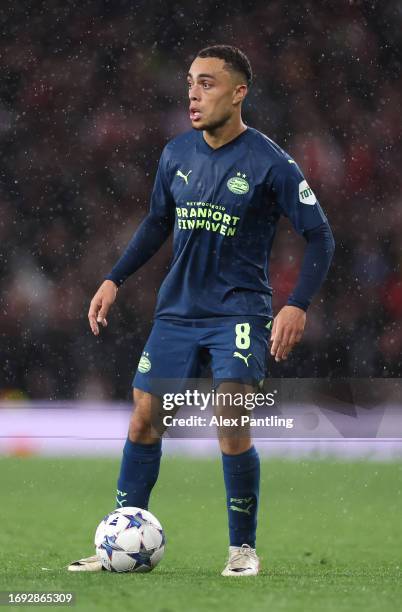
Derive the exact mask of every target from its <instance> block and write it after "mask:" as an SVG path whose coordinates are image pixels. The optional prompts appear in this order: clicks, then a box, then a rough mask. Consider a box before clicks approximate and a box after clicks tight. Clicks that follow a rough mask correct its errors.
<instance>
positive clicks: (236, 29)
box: [0, 0, 402, 400]
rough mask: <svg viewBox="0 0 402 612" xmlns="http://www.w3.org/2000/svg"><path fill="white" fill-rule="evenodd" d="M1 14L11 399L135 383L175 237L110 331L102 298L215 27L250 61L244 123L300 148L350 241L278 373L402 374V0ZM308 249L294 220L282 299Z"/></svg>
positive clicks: (3, 389) (286, 230) (181, 123)
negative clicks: (97, 306)
mask: <svg viewBox="0 0 402 612" xmlns="http://www.w3.org/2000/svg"><path fill="white" fill-rule="evenodd" d="M10 6H12V5H11V3H10ZM0 10H1V12H2V22H3V24H4V23H5V24H7V25H6V26H5V27H4V25H3V37H2V40H1V43H0V65H1V79H0V93H1V98H0V139H1V175H2V176H1V186H0V189H1V191H0V202H1V216H0V249H1V253H0V256H1V258H0V269H1V279H0V283H1V315H0V358H1V376H0V393H1V397H2V398H3V399H4V398H8V397H17V396H19V395H20V394H22V395H25V396H27V397H29V398H45V399H46V398H47V399H49V398H51V399H68V398H72V399H74V398H78V399H84V400H85V399H102V398H103V399H127V398H128V397H129V394H130V384H131V378H132V375H133V374H134V372H135V369H136V366H137V362H138V359H139V356H140V354H141V350H142V348H143V344H144V341H145V340H146V337H147V334H148V332H149V330H150V327H151V324H152V315H153V308H154V304H155V298H156V293H157V290H158V287H159V284H160V282H161V280H162V278H163V277H164V275H165V273H166V270H167V266H168V265H169V258H170V244H166V245H165V246H164V247H163V249H162V250H161V251H160V252H159V253H158V254H157V255H156V256H155V257H154V258H153V259H152V260H151V261H150V262H148V264H147V265H146V266H145V267H144V268H143V269H141V270H140V271H139V272H138V273H137V274H136V275H135V276H133V277H132V278H131V279H129V280H128V281H127V282H126V284H125V285H124V286H123V287H122V288H121V289H120V290H119V293H118V300H117V303H116V304H115V306H114V308H113V310H112V312H111V313H110V316H109V327H108V329H107V330H104V331H103V332H102V333H101V335H100V337H99V338H95V337H94V336H93V335H92V334H91V333H90V331H89V327H88V324H87V311H88V306H89V301H90V299H91V297H92V295H93V293H94V292H95V290H96V289H97V287H98V285H99V284H100V282H101V281H102V279H103V276H104V275H105V274H106V273H107V272H108V271H109V270H110V268H111V266H112V264H113V263H114V261H115V260H116V259H117V258H118V256H119V254H120V252H121V250H122V249H124V247H125V245H126V243H127V242H128V240H129V238H130V237H131V235H132V233H133V231H134V230H135V228H136V226H137V225H138V224H139V223H140V221H141V219H142V217H143V216H144V215H145V213H146V211H147V207H148V203H149V196H150V192H151V189H152V184H153V178H154V175H155V171H156V166H157V162H158V158H159V155H160V152H161V150H162V148H163V146H164V144H165V143H166V141H167V140H168V139H170V138H171V137H173V136H174V135H175V134H177V133H180V132H183V131H185V130H187V129H189V119H188V101H187V91H186V79H185V75H186V72H187V70H188V67H189V65H190V63H191V61H192V59H193V57H194V55H195V54H196V52H197V51H198V50H199V49H200V48H202V47H204V46H206V45H208V44H214V43H227V44H235V45H237V46H239V47H241V48H242V49H243V50H244V51H245V52H246V53H247V54H248V56H249V57H250V60H251V63H252V65H253V69H254V73H255V80H254V84H253V86H252V88H251V91H250V94H249V97H248V101H247V103H246V105H245V120H246V123H248V124H249V125H252V126H253V127H256V128H257V129H259V130H261V131H262V132H264V133H266V134H267V135H268V136H270V137H271V138H272V139H274V140H275V141H277V142H278V143H279V144H280V145H281V146H282V147H283V148H285V149H286V150H287V151H288V152H289V153H290V154H291V155H292V156H293V157H294V158H295V159H296V160H297V161H298V162H299V165H300V166H301V167H302V169H303V171H304V173H305V174H306V176H307V178H308V181H309V183H310V185H311V186H312V188H313V189H314V191H315V192H316V194H317V196H318V198H319V200H320V202H321V204H322V206H323V207H324V209H325V211H326V213H327V215H328V218H329V220H330V223H331V225H332V228H333V231H334V234H335V238H336V245H337V248H336V256H335V259H334V263H333V266H332V268H331V271H330V275H329V278H328V280H327V282H326V284H325V286H324V288H323V289H322V291H321V293H320V294H319V296H317V298H316V299H315V301H314V304H313V305H312V306H311V308H310V310H309V314H308V326H307V330H306V333H305V337H304V340H303V342H302V344H301V345H299V346H298V347H297V349H296V350H295V351H294V354H293V355H292V356H291V357H290V358H289V359H288V361H287V362H286V363H285V364H279V365H278V364H275V363H273V362H272V363H271V364H270V370H271V375H272V376H274V377H282V376H283V377H295V376H297V377H307V378H309V377H348V376H350V377H400V376H402V365H401V354H402V329H401V319H402V272H401V263H402V251H401V236H402V217H401V201H402V196H401V193H402V192H401V187H402V172H401V166H400V159H401V158H400V151H401V132H402V122H401V109H402V88H401V83H402V81H401V79H400V66H401V55H400V53H401V46H400V32H401V31H402V12H401V8H400V3H399V2H398V1H397V0H391V1H388V2H384V3H380V2H378V3H365V2H361V3H360V2H349V3H341V4H339V3H336V4H331V3H328V4H327V3H317V2H306V3H302V4H300V5H297V4H293V3H289V4H287V3H285V2H282V1H280V0H276V1H273V2H269V3H267V2H263V1H262V0H261V1H255V2H247V1H246V2H245V1H241V2H240V1H239V0H235V1H234V2H231V3H230V4H229V3H220V4H219V5H218V4H217V3H215V2H210V1H207V0H204V1H203V2H197V1H195V2H191V3H190V2H188V3H182V6H180V4H178V3H177V4H171V3H163V2H152V1H148V2H144V1H140V2H128V1H126V2H122V1H119V0H115V1H114V2H107V1H106V0H105V1H104V2H99V1H98V2H83V3H74V2H71V3H65V2H63V1H62V0H49V1H47V2H43V3H36V2H30V1H27V2H23V3H15V4H14V6H12V8H11V9H10V12H9V13H7V14H6V10H5V9H4V8H3V7H2V8H1V9H0ZM7 32H8V34H7ZM4 34H5V35H4ZM398 44H399V50H398ZM303 246H304V241H303V238H302V237H298V236H297V235H296V234H295V232H294V231H293V230H292V228H291V226H290V224H289V222H288V221H287V220H285V219H284V220H282V221H281V223H280V230H279V232H278V235H277V238H276V242H275V246H274V253H273V258H272V263H271V284H272V285H273V287H274V291H275V298H274V304H275V311H276V312H277V310H278V308H279V307H280V306H281V305H283V304H284V303H285V301H286V298H287V296H288V294H289V293H290V291H291V288H292V287H293V285H294V283H295V280H296V277H297V274H298V268H299V265H300V261H301V257H302V253H303Z"/></svg>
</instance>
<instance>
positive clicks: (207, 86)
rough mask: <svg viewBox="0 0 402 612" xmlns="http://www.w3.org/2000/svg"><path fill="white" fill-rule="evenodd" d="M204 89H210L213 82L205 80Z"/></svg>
mask: <svg viewBox="0 0 402 612" xmlns="http://www.w3.org/2000/svg"><path fill="white" fill-rule="evenodd" d="M202 87H203V89H209V88H210V87H211V83H206V82H205V81H204V82H203V83H202Z"/></svg>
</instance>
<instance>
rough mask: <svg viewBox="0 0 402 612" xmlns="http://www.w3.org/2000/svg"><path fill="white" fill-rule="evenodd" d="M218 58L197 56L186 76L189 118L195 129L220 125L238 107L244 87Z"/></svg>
mask: <svg viewBox="0 0 402 612" xmlns="http://www.w3.org/2000/svg"><path fill="white" fill-rule="evenodd" d="M224 66H225V62H224V60H221V59H219V58H217V57H197V58H196V59H195V60H194V61H193V63H192V64H191V67H190V71H189V73H188V76H187V81H188V92H189V98H190V109H189V110H190V120H191V123H192V126H193V128H195V129H196V130H207V131H208V130H214V129H216V128H219V127H221V126H223V125H224V124H225V123H226V122H227V121H228V120H229V119H230V118H231V116H232V115H233V113H234V112H235V111H236V108H238V105H239V103H240V102H241V100H242V99H243V97H244V95H245V91H246V90H247V88H246V87H245V86H244V85H239V82H238V81H236V75H235V74H234V73H233V72H232V71H229V70H227V69H225V67H224Z"/></svg>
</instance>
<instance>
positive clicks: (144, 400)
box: [128, 389, 156, 444]
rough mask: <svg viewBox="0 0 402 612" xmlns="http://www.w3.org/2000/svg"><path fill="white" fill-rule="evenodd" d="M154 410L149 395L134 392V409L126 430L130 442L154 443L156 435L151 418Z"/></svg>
mask: <svg viewBox="0 0 402 612" xmlns="http://www.w3.org/2000/svg"><path fill="white" fill-rule="evenodd" d="M155 408H156V407H155V406H153V398H152V396H151V395H150V394H149V393H145V392H144V391H140V390H138V389H135V390H134V409H133V412H132V414H131V418H130V423H129V428H128V437H129V439H130V440H131V441H132V442H140V443H143V444H148V443H152V442H154V441H155V436H156V433H155V430H154V427H153V425H154V423H153V418H152V415H153V410H155Z"/></svg>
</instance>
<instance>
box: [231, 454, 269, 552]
mask: <svg viewBox="0 0 402 612" xmlns="http://www.w3.org/2000/svg"><path fill="white" fill-rule="evenodd" d="M222 463H223V476H224V479H225V487H226V501H227V508H228V517H229V539H230V545H231V546H241V545H242V544H248V545H249V546H251V547H252V548H255V534H256V529H257V510H258V497H259V492H260V459H259V456H258V453H257V451H256V450H255V448H254V446H252V447H251V448H249V450H248V451H246V452H244V453H241V454H240V455H226V453H222Z"/></svg>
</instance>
